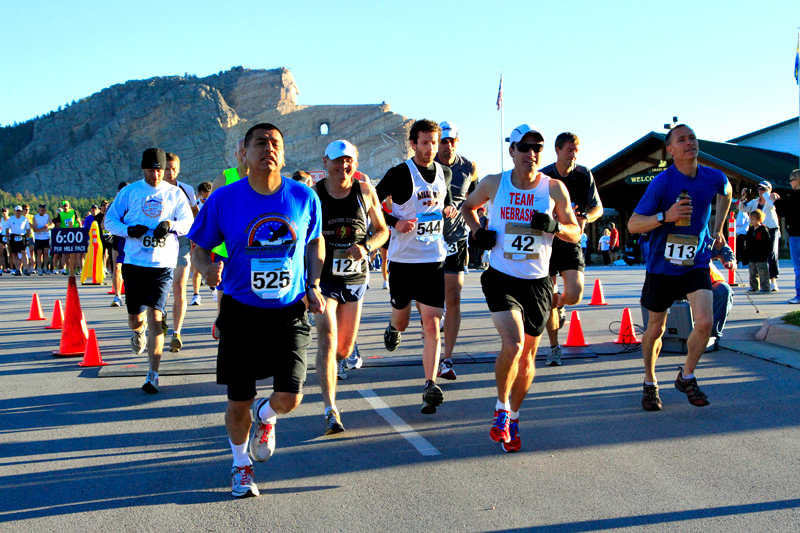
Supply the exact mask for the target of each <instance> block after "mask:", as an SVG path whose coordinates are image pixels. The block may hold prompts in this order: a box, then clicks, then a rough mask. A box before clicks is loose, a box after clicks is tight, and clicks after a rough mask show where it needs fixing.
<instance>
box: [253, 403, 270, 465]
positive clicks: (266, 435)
mask: <svg viewBox="0 0 800 533" xmlns="http://www.w3.org/2000/svg"><path fill="white" fill-rule="evenodd" d="M268 401H269V398H261V399H260V400H254V401H253V427H254V428H255V430H254V431H253V436H252V437H251V438H250V457H251V458H252V459H253V461H258V462H259V463H263V462H265V461H269V458H270V457H272V454H273V453H275V424H265V423H264V422H262V421H261V417H260V416H258V411H259V410H260V409H261V406H262V405H264V404H265V403H267V402H268Z"/></svg>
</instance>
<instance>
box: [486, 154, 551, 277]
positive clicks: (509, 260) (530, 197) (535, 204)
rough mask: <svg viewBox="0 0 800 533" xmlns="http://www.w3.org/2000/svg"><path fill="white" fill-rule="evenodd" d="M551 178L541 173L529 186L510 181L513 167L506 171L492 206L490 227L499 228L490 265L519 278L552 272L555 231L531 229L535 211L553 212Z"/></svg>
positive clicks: (539, 275)
mask: <svg viewBox="0 0 800 533" xmlns="http://www.w3.org/2000/svg"><path fill="white" fill-rule="evenodd" d="M554 207H555V201H553V199H552V198H550V178H549V177H548V176H547V175H545V174H542V173H539V184H538V185H537V186H536V187H535V188H533V189H529V190H522V189H517V188H516V187H514V185H512V184H511V171H510V170H507V171H505V172H503V175H502V176H501V177H500V185H499V186H498V187H497V194H496V195H495V197H494V202H492V206H491V207H490V208H489V229H490V230H492V231H496V232H497V244H495V246H494V248H492V249H491V250H490V254H489V266H491V267H492V268H494V269H495V270H499V271H500V272H503V273H504V274H508V275H509V276H514V277H515V278H520V279H539V278H545V277H547V276H549V275H550V272H549V269H550V254H551V252H552V249H553V235H552V234H551V233H544V232H541V231H538V230H532V229H531V225H530V223H531V215H532V214H533V212H534V211H538V212H540V213H550V214H551V216H552V212H553V208H554Z"/></svg>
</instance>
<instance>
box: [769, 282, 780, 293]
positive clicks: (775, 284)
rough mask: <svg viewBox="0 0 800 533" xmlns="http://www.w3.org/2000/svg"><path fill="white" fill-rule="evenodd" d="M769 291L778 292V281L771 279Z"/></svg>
mask: <svg viewBox="0 0 800 533" xmlns="http://www.w3.org/2000/svg"><path fill="white" fill-rule="evenodd" d="M769 292H778V282H777V281H773V282H771V283H770V284H769Z"/></svg>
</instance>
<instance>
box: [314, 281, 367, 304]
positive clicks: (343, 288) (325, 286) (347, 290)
mask: <svg viewBox="0 0 800 533" xmlns="http://www.w3.org/2000/svg"><path fill="white" fill-rule="evenodd" d="M319 292H321V293H322V295H323V296H324V297H325V298H330V299H332V300H336V301H337V302H339V303H340V304H346V303H348V302H357V301H359V300H360V299H361V298H363V297H364V293H365V292H367V284H366V283H362V284H361V285H334V284H333V283H325V282H324V281H321V282H320V283H319Z"/></svg>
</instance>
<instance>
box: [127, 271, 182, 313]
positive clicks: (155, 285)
mask: <svg viewBox="0 0 800 533" xmlns="http://www.w3.org/2000/svg"><path fill="white" fill-rule="evenodd" d="M122 280H123V281H124V282H125V305H126V306H127V308H128V314H129V315H138V314H140V313H144V311H145V308H147V307H152V308H153V309H158V310H159V311H161V312H162V313H164V312H165V311H166V309H167V298H168V297H169V290H170V289H171V288H172V269H171V268H169V267H163V268H157V267H153V268H151V267H142V266H137V265H129V264H123V265H122Z"/></svg>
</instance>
